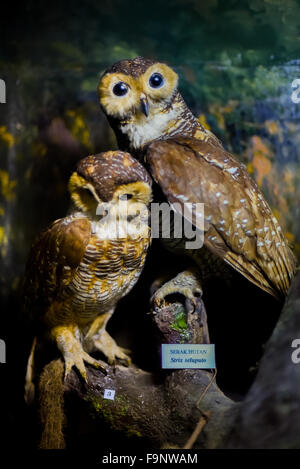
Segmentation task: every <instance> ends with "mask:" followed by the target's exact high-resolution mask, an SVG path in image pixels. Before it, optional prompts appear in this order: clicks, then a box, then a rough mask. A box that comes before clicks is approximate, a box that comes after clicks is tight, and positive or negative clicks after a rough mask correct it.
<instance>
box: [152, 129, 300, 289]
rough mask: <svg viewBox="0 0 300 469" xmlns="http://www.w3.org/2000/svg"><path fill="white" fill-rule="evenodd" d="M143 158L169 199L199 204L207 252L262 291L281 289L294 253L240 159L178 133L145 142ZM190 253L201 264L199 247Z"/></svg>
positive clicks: (293, 266) (210, 143) (288, 278)
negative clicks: (145, 156)
mask: <svg viewBox="0 0 300 469" xmlns="http://www.w3.org/2000/svg"><path fill="white" fill-rule="evenodd" d="M147 159H148V162H149V164H150V168H151V172H152V175H153V177H154V179H155V180H156V181H157V183H158V184H159V185H160V186H161V188H162V190H163V192H164V194H165V195H166V197H167V199H168V200H169V201H170V202H171V203H174V202H178V203H180V204H183V203H184V202H189V203H201V202H202V203H204V211H205V213H204V219H205V225H204V226H205V239H204V243H205V246H206V247H207V248H208V249H209V250H210V251H212V253H214V254H216V255H217V256H218V257H219V258H221V259H223V260H224V261H225V262H227V263H228V264H229V265H231V266H232V267H233V268H234V269H236V270H237V271H239V272H240V273H241V274H242V275H244V276H245V277H246V278H248V279H249V280H250V281H251V282H253V283H254V284H256V285H257V286H259V287H260V288H262V289H263V290H265V291H267V292H268V293H270V294H272V295H274V296H276V297H282V296H283V295H285V294H286V293H287V290H288V288H289V286H290V282H291V278H292V277H293V275H294V273H295V270H296V260H295V257H294V255H293V253H292V251H291V250H290V248H289V246H288V244H287V241H286V240H285V237H284V234H283V232H282V230H281V227H280V226H279V223H278V221H277V220H276V218H275V217H274V216H273V214H272V211H271V209H270V207H269V205H268V204H267V202H266V201H265V199H264V197H263V195H262V194H261V192H260V190H259V189H258V187H257V184H256V183H255V181H254V180H253V179H252V178H251V177H250V175H249V173H248V172H247V170H246V168H245V167H244V166H243V165H242V164H241V163H239V162H238V161H236V160H235V159H234V158H233V156H232V155H230V154H229V153H227V152H226V151H225V150H224V149H223V148H222V147H221V146H220V145H219V144H217V143H216V142H215V141H214V140H212V139H204V140H198V139H195V138H189V137H180V136H178V137H174V138H169V139H168V140H161V141H156V142H153V143H152V144H150V145H149V147H148V151H147ZM233 187H234V190H233ZM190 221H191V220H190ZM190 254H192V256H193V257H194V258H195V259H196V260H198V262H199V263H201V249H200V250H197V251H194V252H193V251H191V252H190Z"/></svg>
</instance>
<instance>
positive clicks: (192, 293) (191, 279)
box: [151, 271, 203, 309]
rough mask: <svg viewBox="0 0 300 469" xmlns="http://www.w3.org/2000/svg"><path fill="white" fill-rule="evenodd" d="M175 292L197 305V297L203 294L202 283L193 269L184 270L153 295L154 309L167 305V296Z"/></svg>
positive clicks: (194, 305)
mask: <svg viewBox="0 0 300 469" xmlns="http://www.w3.org/2000/svg"><path fill="white" fill-rule="evenodd" d="M174 293H180V294H181V295H183V296H185V298H186V299H188V300H189V301H191V303H192V305H193V307H194V308H195V307H196V305H197V300H196V298H198V297H201V296H202V293H203V291H202V288H201V285H200V283H199V281H198V279H197V277H196V276H195V274H194V273H193V272H192V271H184V272H181V273H180V274H178V275H177V276H176V277H175V278H173V279H172V280H170V281H168V282H166V283H164V284H163V285H162V286H161V287H160V288H159V289H158V290H157V291H156V292H155V293H154V295H153V296H152V298H151V302H152V304H153V306H154V309H159V308H162V307H165V306H166V301H165V297H166V296H168V295H172V294H174Z"/></svg>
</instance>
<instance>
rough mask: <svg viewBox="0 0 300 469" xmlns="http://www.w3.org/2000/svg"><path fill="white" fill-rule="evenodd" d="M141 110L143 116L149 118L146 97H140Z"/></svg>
mask: <svg viewBox="0 0 300 469" xmlns="http://www.w3.org/2000/svg"><path fill="white" fill-rule="evenodd" d="M140 102H141V110H142V112H143V113H144V114H145V116H146V117H148V116H149V103H148V99H147V96H145V95H144V96H141V101H140Z"/></svg>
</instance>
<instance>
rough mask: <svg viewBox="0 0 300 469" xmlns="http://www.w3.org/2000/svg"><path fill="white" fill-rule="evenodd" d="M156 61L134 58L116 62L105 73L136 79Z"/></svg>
mask: <svg viewBox="0 0 300 469" xmlns="http://www.w3.org/2000/svg"><path fill="white" fill-rule="evenodd" d="M155 62H156V61H155V60H152V59H147V58H145V57H135V59H131V60H120V61H119V62H116V63H115V64H114V65H112V67H110V68H109V69H107V70H106V71H105V74H107V73H124V74H125V75H130V76H133V77H138V76H140V75H142V74H143V73H145V72H146V70H147V68H148V67H150V65H153V64H154V63H155Z"/></svg>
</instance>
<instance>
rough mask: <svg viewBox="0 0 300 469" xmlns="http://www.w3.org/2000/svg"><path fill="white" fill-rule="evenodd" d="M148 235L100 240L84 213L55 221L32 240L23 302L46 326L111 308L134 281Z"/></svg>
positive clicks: (79, 319)
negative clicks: (35, 239) (33, 241)
mask: <svg viewBox="0 0 300 469" xmlns="http://www.w3.org/2000/svg"><path fill="white" fill-rule="evenodd" d="M149 242H150V238H142V237H141V238H137V239H131V238H129V237H128V238H121V239H116V240H109V239H108V240H103V239H102V240H101V239H99V238H98V236H97V233H96V232H94V233H93V226H92V222H91V221H90V220H89V219H88V218H86V217H84V215H82V214H81V213H78V214H72V215H70V216H69V217H66V218H64V219H60V220H57V221H55V222H54V223H53V224H52V225H51V226H50V227H49V229H48V230H46V231H45V232H43V233H42V234H41V235H40V237H39V238H38V239H37V241H36V242H35V243H34V245H33V247H32V250H31V254H30V256H29V261H28V264H27V268H26V277H25V308H26V310H27V311H28V313H29V314H30V315H31V316H32V317H33V318H34V319H42V320H44V321H45V322H46V324H47V325H48V326H51V327H54V326H56V325H59V324H73V323H76V324H78V325H80V326H84V325H85V324H87V323H89V322H90V321H91V320H93V319H94V318H95V317H96V316H97V315H99V314H102V313H105V312H107V311H109V310H110V309H111V308H112V307H114V306H115V305H116V303H117V302H118V300H119V299H120V298H122V297H123V296H124V295H125V294H126V293H127V292H128V291H129V290H130V289H131V288H132V287H133V285H134V284H135V283H136V281H137V279H138V277H139V275H140V272H141V270H142V268H143V265H144V261H145V257H146V252H147V249H148V246H149Z"/></svg>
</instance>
